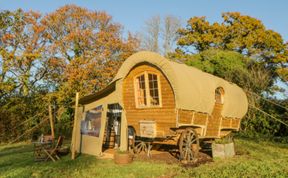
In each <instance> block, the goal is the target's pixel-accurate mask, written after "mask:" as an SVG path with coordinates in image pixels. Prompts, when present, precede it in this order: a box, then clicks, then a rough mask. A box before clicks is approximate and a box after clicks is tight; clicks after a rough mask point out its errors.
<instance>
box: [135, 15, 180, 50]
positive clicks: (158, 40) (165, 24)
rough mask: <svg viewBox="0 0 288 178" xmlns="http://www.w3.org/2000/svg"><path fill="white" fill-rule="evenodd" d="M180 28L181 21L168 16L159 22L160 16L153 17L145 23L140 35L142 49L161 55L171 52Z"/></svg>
mask: <svg viewBox="0 0 288 178" xmlns="http://www.w3.org/2000/svg"><path fill="white" fill-rule="evenodd" d="M180 27H181V20H180V19H179V18H177V17H175V16H172V15H168V16H165V17H164V18H163V20H161V17H160V16H153V17H152V18H150V19H148V20H147V21H146V22H145V27H144V31H143V32H142V34H141V37H140V38H141V42H142V48H143V49H144V50H149V51H154V52H157V53H162V54H163V55H166V54H168V53H169V52H172V50H173V49H174V46H175V43H176V40H177V30H178V29H179V28H180Z"/></svg>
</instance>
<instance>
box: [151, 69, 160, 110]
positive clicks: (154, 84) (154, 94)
mask: <svg viewBox="0 0 288 178" xmlns="http://www.w3.org/2000/svg"><path fill="white" fill-rule="evenodd" d="M148 79H149V94H150V104H151V105H152V106H158V105H159V90H158V76H157V75H155V74H148Z"/></svg>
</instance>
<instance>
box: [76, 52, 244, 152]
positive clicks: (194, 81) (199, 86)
mask: <svg viewBox="0 0 288 178" xmlns="http://www.w3.org/2000/svg"><path fill="white" fill-rule="evenodd" d="M80 103H82V105H83V106H84V109H82V110H83V111H84V112H83V113H85V112H87V111H89V109H91V108H93V107H95V106H98V107H99V105H101V106H104V107H103V108H106V109H103V111H104V112H107V113H108V114H106V113H104V115H106V116H107V117H109V113H110V115H113V113H114V116H115V112H116V111H117V112H118V116H116V117H114V118H118V120H117V119H116V120H117V121H119V123H118V125H121V128H120V130H121V132H120V135H121V136H120V138H121V139H120V140H121V141H120V142H119V144H120V143H121V144H120V146H121V148H122V149H125V148H127V146H128V145H129V143H128V142H127V140H129V138H130V140H131V139H132V142H130V146H131V144H133V145H132V146H135V145H134V144H135V141H141V140H143V141H145V140H149V142H157V143H163V144H176V145H177V144H180V147H181V146H182V148H180V149H183V143H187V139H188V141H189V139H190V137H191V139H190V141H192V142H191V143H190V145H187V144H186V147H187V146H188V147H192V146H191V145H193V144H198V143H199V140H198V139H215V138H221V137H223V136H225V135H227V134H229V133H230V132H231V131H233V130H236V131H237V130H239V127H240V121H241V118H242V117H243V116H244V115H245V114H246V112H247V108H248V107H247V106H248V104H247V98H246V95H245V93H244V92H243V90H242V89H241V88H240V87H238V86H237V85H235V84H232V83H229V82H227V81H225V80H223V79H220V78H218V77H215V76H213V75H210V74H207V73H204V72H202V71H200V70H198V69H196V68H193V67H189V66H186V65H185V64H179V63H176V62H172V61H170V60H168V59H166V58H164V57H162V56H160V55H158V54H156V53H152V52H139V53H136V54H134V55H132V56H131V57H129V58H128V59H127V60H126V61H125V62H124V63H123V65H122V66H121V68H120V70H119V71H118V73H117V75H116V77H115V78H114V80H113V81H112V82H111V83H110V85H109V86H108V87H107V88H106V89H104V90H102V91H100V92H99V93H97V94H94V95H90V96H86V97H84V98H82V99H80ZM105 105H106V107H105ZM115 108H117V109H115ZM117 112H116V113H117ZM119 113H121V114H120V115H119ZM81 117H82V119H83V118H85V117H83V115H82V116H81ZM102 119H103V121H105V122H106V124H102V126H101V127H102V128H104V125H106V127H105V129H104V130H106V131H102V132H103V134H101V133H102V132H101V130H100V135H99V137H100V138H99V140H101V139H102V140H104V142H105V138H101V135H103V137H104V135H105V136H106V137H107V135H109V134H107V133H108V132H107V125H109V124H107V123H109V122H110V121H108V120H107V119H105V116H103V118H102ZM114 121H115V119H114ZM112 125H113V124H112ZM114 128H115V127H114ZM102 130H103V129H102ZM188 137H189V138H188ZM192 137H193V138H194V137H195V138H197V141H196V142H194V141H193V138H192ZM106 139H107V138H106ZM181 142H182V143H181ZM99 143H102V144H103V142H99ZM181 144H182V145H181ZM82 146H83V144H82ZM186 147H185V148H184V149H186Z"/></svg>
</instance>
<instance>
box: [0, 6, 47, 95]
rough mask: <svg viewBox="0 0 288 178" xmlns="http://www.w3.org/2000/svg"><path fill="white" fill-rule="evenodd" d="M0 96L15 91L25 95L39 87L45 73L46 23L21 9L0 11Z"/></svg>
mask: <svg viewBox="0 0 288 178" xmlns="http://www.w3.org/2000/svg"><path fill="white" fill-rule="evenodd" d="M0 16H1V19H0V21H1V22H0V23H1V28H0V43H1V46H0V59H1V60H0V61H1V63H0V65H1V78H0V81H1V83H0V98H2V97H3V96H5V95H7V94H9V93H10V94H11V92H14V91H16V90H17V92H18V93H19V94H21V95H24V96H27V95H28V94H29V93H31V92H33V91H34V90H35V89H37V88H39V86H40V85H41V83H42V79H43V78H44V77H45V75H46V74H47V70H48V69H47V65H46V62H47V61H46V60H45V58H42V54H43V52H44V51H45V50H46V48H45V47H46V46H45V44H46V39H45V38H44V37H45V35H46V34H45V26H43V25H42V24H41V23H40V19H41V15H40V14H39V13H36V12H33V11H29V12H24V11H22V10H21V9H19V10H17V11H14V12H9V11H3V12H1V14H0Z"/></svg>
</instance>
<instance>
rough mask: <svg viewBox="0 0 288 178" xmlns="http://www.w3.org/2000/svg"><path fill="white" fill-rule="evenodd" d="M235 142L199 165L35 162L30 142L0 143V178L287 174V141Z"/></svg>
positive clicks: (83, 157)
mask: <svg viewBox="0 0 288 178" xmlns="http://www.w3.org/2000/svg"><path fill="white" fill-rule="evenodd" d="M235 142H236V151H237V153H239V155H237V156H235V157H234V158H229V159H216V160H214V161H213V162H210V163H207V164H203V165H200V166H199V167H196V168H185V167H183V166H181V165H178V164H166V163H161V162H150V161H148V162H147V161H146V162H145V161H134V162H133V163H132V164H129V165H125V166H119V165H115V164H114V163H113V161H112V160H99V159H96V158H95V157H93V156H88V155H81V156H80V157H78V158H77V159H76V160H74V161H72V160H70V156H69V155H67V156H65V157H62V159H61V160H60V161H57V162H56V163H53V162H34V161H33V151H32V150H33V146H32V145H31V144H28V143H18V144H13V145H0V177H17V178H18V177H73V178H74V177H117V178H118V177H129V178H133V177H135V178H138V177H149V178H150V177H163V178H164V177H229V178H230V177H288V145H287V144H280V143H273V142H269V141H259V140H258V141H255V140H249V139H243V138H238V139H236V140H235Z"/></svg>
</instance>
